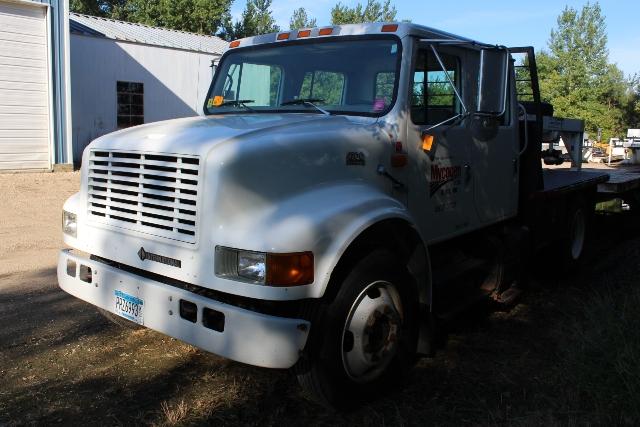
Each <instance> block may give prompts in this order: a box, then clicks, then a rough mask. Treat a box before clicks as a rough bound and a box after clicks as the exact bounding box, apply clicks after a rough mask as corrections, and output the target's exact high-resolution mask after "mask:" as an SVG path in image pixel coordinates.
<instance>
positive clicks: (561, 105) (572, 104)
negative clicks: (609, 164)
mask: <svg viewBox="0 0 640 427" xmlns="http://www.w3.org/2000/svg"><path fill="white" fill-rule="evenodd" d="M557 23H558V26H557V28H556V29H554V30H552V31H551V37H550V38H549V42H548V48H549V51H548V52H542V53H540V54H539V55H538V72H539V76H540V89H541V93H542V98H543V100H545V101H549V102H551V103H552V104H553V106H554V111H555V113H556V114H557V115H558V116H565V117H576V118H581V119H583V120H585V127H586V130H587V131H588V132H589V133H591V134H592V135H595V134H597V130H598V129H599V128H600V129H602V135H603V139H604V140H606V139H608V138H609V137H611V136H616V135H621V134H622V133H623V132H624V131H625V128H626V126H627V124H626V123H625V122H626V120H625V119H626V118H628V117H625V112H628V111H629V106H628V104H629V103H630V102H633V99H632V98H633V97H632V96H631V95H630V93H629V92H630V81H629V80H627V79H625V77H624V74H623V73H622V71H621V70H620V69H619V68H618V67H617V66H616V65H615V64H610V63H609V51H608V49H607V33H606V24H605V20H604V16H603V15H602V11H601V9H600V5H599V4H598V3H594V4H590V3H587V4H586V5H584V6H583V7H582V10H581V11H577V10H575V9H573V8H569V7H566V8H565V9H564V10H563V11H562V13H561V14H560V16H559V17H558V20H557ZM627 116H628V114H627Z"/></svg>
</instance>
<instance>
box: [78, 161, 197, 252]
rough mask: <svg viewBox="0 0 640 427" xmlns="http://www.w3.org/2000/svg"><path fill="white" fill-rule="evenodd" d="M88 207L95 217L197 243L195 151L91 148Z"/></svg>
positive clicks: (103, 221)
mask: <svg viewBox="0 0 640 427" xmlns="http://www.w3.org/2000/svg"><path fill="white" fill-rule="evenodd" d="M88 169H89V182H88V211H89V217H90V218H91V219H93V220H94V221H97V222H101V223H106V224H109V225H114V226H118V227H122V228H126V229H129V230H136V231H140V232H143V233H148V234H153V235H155V236H160V237H165V238H169V239H174V240H180V241H183V242H189V243H195V242H196V231H197V229H196V222H197V216H198V215H197V212H198V189H199V177H200V160H199V158H198V157H196V156H185V155H173V154H156V153H139V152H125V151H104V150H92V151H91V152H90V155H89V168H88Z"/></svg>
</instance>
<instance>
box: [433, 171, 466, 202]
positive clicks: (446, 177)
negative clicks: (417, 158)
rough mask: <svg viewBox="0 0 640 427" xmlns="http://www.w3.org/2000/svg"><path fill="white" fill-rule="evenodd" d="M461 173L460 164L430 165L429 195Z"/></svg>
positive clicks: (458, 176)
mask: <svg viewBox="0 0 640 427" xmlns="http://www.w3.org/2000/svg"><path fill="white" fill-rule="evenodd" d="M461 175H462V168H461V167H460V166H457V165H456V166H438V165H431V182H430V184H429V192H430V195H431V196H433V195H434V194H435V193H436V192H437V191H438V190H439V189H440V188H441V187H442V186H443V185H445V184H447V183H448V182H451V181H453V180H455V179H458V178H460V176H461Z"/></svg>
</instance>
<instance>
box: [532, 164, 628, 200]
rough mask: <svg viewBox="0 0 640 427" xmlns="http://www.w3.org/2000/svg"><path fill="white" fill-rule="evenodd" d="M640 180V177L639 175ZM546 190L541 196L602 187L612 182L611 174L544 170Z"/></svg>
mask: <svg viewBox="0 0 640 427" xmlns="http://www.w3.org/2000/svg"><path fill="white" fill-rule="evenodd" d="M638 178H639V179H640V175H638ZM542 179H543V182H544V188H543V189H542V190H541V191H540V192H538V195H540V196H556V195H564V194H566V193H568V192H573V191H576V190H579V189H581V188H586V187H590V186H593V185H598V186H600V185H602V184H604V183H606V182H607V181H609V180H610V175H609V172H608V171H607V172H603V171H602V170H597V169H596V170H588V169H583V170H579V171H578V170H571V169H543V171H542Z"/></svg>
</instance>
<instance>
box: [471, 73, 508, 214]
mask: <svg viewBox="0 0 640 427" xmlns="http://www.w3.org/2000/svg"><path fill="white" fill-rule="evenodd" d="M514 87H515V81H514V76H513V67H512V66H511V67H510V75H509V84H508V86H507V88H508V89H507V100H506V105H505V112H504V115H502V116H500V117H496V118H492V119H490V120H493V121H494V123H493V124H491V125H489V128H490V129H489V130H488V131H487V130H484V129H481V130H480V131H476V132H474V135H473V140H472V142H471V156H472V158H473V159H474V167H473V171H472V172H473V175H474V177H473V181H474V197H475V205H476V211H477V212H478V217H479V221H480V223H481V224H483V225H488V224H492V223H495V222H498V221H501V220H503V219H506V218H510V217H513V216H515V215H516V214H517V210H518V176H519V174H518V168H519V157H520V155H519V150H520V139H519V134H518V111H517V108H516V107H517V105H518V104H517V100H516V94H515V91H514V90H512V88H514ZM480 127H482V126H480Z"/></svg>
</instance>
